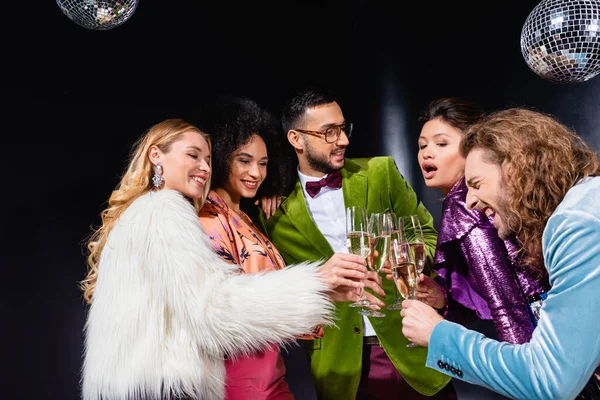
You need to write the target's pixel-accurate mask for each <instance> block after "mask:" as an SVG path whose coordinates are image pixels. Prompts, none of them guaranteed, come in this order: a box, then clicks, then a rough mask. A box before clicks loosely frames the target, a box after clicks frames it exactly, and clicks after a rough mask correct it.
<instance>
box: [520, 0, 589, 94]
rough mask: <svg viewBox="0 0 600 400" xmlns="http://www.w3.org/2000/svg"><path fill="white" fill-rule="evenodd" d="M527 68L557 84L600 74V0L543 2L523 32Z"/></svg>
mask: <svg viewBox="0 0 600 400" xmlns="http://www.w3.org/2000/svg"><path fill="white" fill-rule="evenodd" d="M521 53H522V54H523V58H525V61H526V62H527V65H528V66H529V68H531V70H533V72H535V73H536V74H538V75H539V76H541V77H542V78H544V79H546V80H548V81H551V82H555V83H576V82H584V81H587V80H589V79H592V78H593V77H594V76H596V75H598V74H599V73H600V0H543V1H541V2H540V3H539V4H538V5H537V6H536V7H535V8H534V9H533V11H531V13H530V14H529V16H528V17H527V20H526V21H525V24H524V25H523V29H522V31H521Z"/></svg>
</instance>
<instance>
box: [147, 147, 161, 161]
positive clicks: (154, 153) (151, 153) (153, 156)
mask: <svg viewBox="0 0 600 400" xmlns="http://www.w3.org/2000/svg"><path fill="white" fill-rule="evenodd" d="M148 158H149V159H150V162H151V163H152V164H154V165H157V164H158V163H159V162H160V158H161V152H160V150H159V149H158V147H157V146H150V148H149V149H148Z"/></svg>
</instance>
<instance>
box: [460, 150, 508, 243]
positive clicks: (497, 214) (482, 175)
mask: <svg viewBox="0 0 600 400" xmlns="http://www.w3.org/2000/svg"><path fill="white" fill-rule="evenodd" d="M465 179H466V181H467V187H468V188H469V192H468V193H467V206H468V207H469V208H471V209H477V210H479V211H481V212H483V213H485V215H487V216H488V217H490V218H492V219H493V223H494V227H495V228H496V229H497V230H498V235H499V236H500V238H502V239H509V238H511V237H512V236H514V232H513V231H512V230H511V229H510V228H509V227H508V225H507V224H506V222H505V221H506V220H507V217H508V207H507V201H506V198H505V197H504V196H505V195H504V193H505V192H506V189H505V188H504V185H503V184H502V168H501V167H500V166H499V165H497V164H494V163H491V162H489V161H487V160H486V158H485V151H484V150H483V149H481V148H474V149H473V150H471V151H470V152H469V155H468V156H467V160H466V164H465Z"/></svg>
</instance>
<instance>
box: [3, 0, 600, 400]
mask: <svg viewBox="0 0 600 400" xmlns="http://www.w3.org/2000/svg"><path fill="white" fill-rule="evenodd" d="M536 4H537V2H536V1H525V0H507V1H503V2H481V1H460V2H458V1H455V2H448V1H421V2H411V3H407V2H393V3H390V4H389V5H388V4H387V3H386V4H384V3H383V2H374V1H371V2H367V1H309V2H290V1H279V2H272V3H268V2H245V3H241V4H238V3H235V2H226V1H223V2H218V3H217V2H200V1H195V2H192V1H189V2H187V1H179V0H170V1H151V0H141V1H140V4H139V5H138V8H137V10H136V11H135V13H134V15H133V16H132V17H131V19H130V20H129V21H127V22H126V23H125V24H123V25H122V26H119V27H117V28H114V29H112V30H109V31H93V30H87V29H84V28H82V27H80V26H78V25H76V24H75V23H73V22H72V21H70V20H69V19H68V18H67V17H66V16H65V15H63V14H62V12H61V11H60V9H59V7H58V6H57V5H56V3H55V2H53V1H46V2H44V4H34V3H28V2H19V3H18V4H13V5H11V7H14V8H15V9H14V10H9V9H8V8H5V9H4V26H3V29H4V30H6V32H4V33H3V42H4V46H3V47H4V49H3V50H2V52H3V57H2V59H3V61H2V64H3V65H4V68H3V69H4V73H3V78H4V79H3V81H4V83H3V95H4V100H5V101H4V104H5V105H4V107H3V111H4V112H3V114H4V118H3V120H4V122H5V123H4V124H3V125H4V126H3V135H2V139H1V140H2V153H0V154H1V157H0V162H1V166H2V168H1V173H2V175H1V176H0V179H1V180H0V181H1V182H2V183H3V185H2V186H3V196H2V204H3V207H2V210H3V213H4V223H3V224H2V253H1V254H2V258H1V259H2V271H3V273H4V274H3V276H4V278H3V279H2V284H3V285H2V290H1V292H0V293H1V295H0V300H1V301H0V311H1V312H2V315H3V317H4V318H3V320H2V321H3V323H2V325H1V326H2V331H3V335H2V338H3V339H4V340H3V346H0V349H1V350H0V362H1V363H2V368H3V371H2V374H1V375H0V376H1V378H0V379H2V382H1V384H0V391H1V392H0V397H2V398H7V399H77V398H79V389H78V384H79V382H78V381H79V378H80V377H79V370H80V367H81V350H82V328H83V324H84V320H85V311H86V308H85V306H84V304H83V301H82V298H81V293H80V292H79V291H78V288H77V282H78V281H79V280H81V279H82V278H83V277H84V276H85V271H86V266H85V257H84V250H83V242H84V240H85V238H86V236H87V235H88V234H89V232H90V226H91V225H97V224H98V223H99V213H100V211H101V210H102V208H103V206H104V202H105V201H106V200H107V198H108V196H109V194H110V191H111V190H112V189H113V188H114V186H115V185H116V184H117V182H118V180H119V177H120V174H121V173H122V171H123V168H124V167H125V163H126V161H127V157H128V154H129V150H130V148H131V145H132V143H133V142H134V141H135V139H137V138H138V137H139V136H140V135H141V134H142V133H143V132H144V131H145V130H146V129H147V128H149V127H150V126H151V125H152V124H154V123H156V122H158V121H160V120H162V119H164V118H167V117H184V118H188V119H191V120H194V121H201V119H202V115H203V113H204V112H205V110H206V107H207V106H208V105H210V103H211V100H212V99H214V98H215V96H216V95H219V94H222V93H238V94H242V95H246V96H249V97H251V98H253V99H255V100H256V101H258V102H259V103H260V104H262V105H263V106H264V107H267V108H269V109H271V110H273V111H277V110H278V107H279V103H280V101H281V100H282V99H283V98H285V97H286V96H287V95H288V94H289V93H290V92H291V91H293V90H295V89H297V88H299V87H301V86H303V85H305V84H327V85H329V86H330V87H331V88H333V89H334V90H336V91H338V92H339V93H340V94H341V95H342V105H343V109H344V112H345V114H346V117H347V119H348V120H351V121H354V122H355V133H354V136H353V137H352V140H351V144H350V147H349V148H348V151H347V155H348V156H350V157H357V156H361V157H363V156H375V155H382V154H388V155H393V156H394V158H395V159H396V161H397V163H398V166H399V167H400V169H401V170H402V172H403V173H404V174H405V176H406V177H407V178H408V179H409V181H410V182H411V183H412V185H413V187H414V188H415V190H417V192H418V193H419V195H420V196H421V198H422V199H423V201H424V202H425V203H426V205H427V206H428V207H429V208H430V210H431V212H432V214H434V216H435V217H436V218H439V209H440V197H441V195H440V194H439V193H437V192H436V191H433V190H429V189H426V188H424V187H423V184H422V178H421V176H420V173H419V171H418V166H417V163H416V149H417V146H416V137H417V136H418V133H419V129H420V126H419V125H418V123H417V122H416V120H417V117H418V115H419V112H420V111H421V110H422V108H423V107H425V105H426V104H427V102H429V101H430V100H432V99H434V98H437V97H440V96H462V97H466V98H469V99H472V100H475V101H477V102H479V103H480V104H481V105H482V106H483V107H484V108H486V109H487V110H492V109H496V108H503V107H507V106H514V105H524V106H528V107H531V108H536V109H538V110H540V111H545V112H549V113H553V114H556V115H557V116H558V117H559V118H560V119H561V120H562V121H563V122H565V123H566V124H567V125H569V126H571V127H573V128H575V129H576V130H577V131H578V132H579V133H580V134H581V135H582V136H583V137H584V138H585V139H586V140H588V142H590V143H591V144H592V145H593V146H594V147H595V148H596V149H599V148H600V132H599V129H600V128H599V127H600V78H598V77H596V78H593V79H592V80H590V81H588V82H584V83H578V84H569V85H559V84H555V83H551V82H548V81H544V80H543V79H542V78H540V77H538V76H537V75H535V74H534V73H533V72H532V71H531V70H530V69H529V68H528V67H527V65H526V63H525V61H524V60H523V57H522V55H521V52H520V46H519V39H520V33H521V27H522V26H523V23H524V22H525V19H526V17H527V15H528V14H529V12H530V11H531V10H532V9H533V7H535V5H536Z"/></svg>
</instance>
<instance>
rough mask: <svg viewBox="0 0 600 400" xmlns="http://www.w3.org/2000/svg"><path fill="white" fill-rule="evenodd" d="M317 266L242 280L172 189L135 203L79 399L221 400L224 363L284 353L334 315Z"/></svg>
mask: <svg viewBox="0 0 600 400" xmlns="http://www.w3.org/2000/svg"><path fill="white" fill-rule="evenodd" d="M319 266H320V264H318V263H303V264H297V265H294V266H290V267H288V268H285V269H283V270H280V271H275V272H269V273H262V274H254V275H247V274H239V273H238V270H237V268H236V267H235V266H232V265H230V264H228V263H226V262H224V261H222V260H221V258H220V257H219V256H217V255H216V253H215V252H214V251H213V250H212V247H211V246H210V243H209V241H208V238H207V236H206V235H205V233H204V231H203V229H202V226H201V225H200V222H199V219H198V217H197V215H196V213H195V210H194V208H193V207H192V205H191V204H190V203H189V202H188V201H187V200H186V199H185V198H184V197H183V196H182V195H181V194H180V193H179V192H176V191H172V190H161V191H158V192H150V193H148V194H145V195H143V196H141V197H140V198H139V199H137V200H135V201H134V202H133V203H132V204H131V206H129V208H128V209H127V210H126V211H125V212H124V213H123V214H122V216H121V218H120V219H119V221H118V222H117V223H116V224H115V226H114V228H113V230H112V232H111V233H110V235H109V238H108V242H107V244H106V246H105V247H104V249H103V251H102V255H101V257H100V264H99V266H98V280H97V283H96V288H95V292H94V295H93V302H92V305H91V306H90V309H89V313H88V319H87V323H86V327H85V355H84V362H83V378H82V380H83V389H82V391H83V399H84V400H95V399H110V400H126V399H164V398H169V397H176V396H182V397H186V396H187V397H189V398H193V399H207V400H212V399H222V398H223V397H224V382H225V367H224V361H223V360H224V356H225V355H228V356H230V357H235V356H239V355H240V354H248V353H251V352H254V351H257V350H261V349H263V348H264V347H265V346H266V345H267V344H269V343H274V344H279V345H283V344H285V343H286V342H288V341H290V340H291V339H293V338H294V336H295V335H299V334H307V333H310V329H311V327H313V326H315V325H318V324H332V320H333V313H334V308H333V305H332V303H331V302H330V301H329V298H328V297H327V296H326V291H327V288H326V287H325V285H324V284H323V283H322V282H321V280H319V279H317V270H318V267H319Z"/></svg>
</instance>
